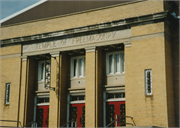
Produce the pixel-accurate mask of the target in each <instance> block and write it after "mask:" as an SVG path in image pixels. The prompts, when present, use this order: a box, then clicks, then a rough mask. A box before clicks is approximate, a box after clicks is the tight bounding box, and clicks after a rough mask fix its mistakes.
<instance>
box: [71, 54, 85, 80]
mask: <svg viewBox="0 0 180 128" xmlns="http://www.w3.org/2000/svg"><path fill="white" fill-rule="evenodd" d="M84 76H85V60H84V56H80V57H72V58H71V78H74V77H84Z"/></svg>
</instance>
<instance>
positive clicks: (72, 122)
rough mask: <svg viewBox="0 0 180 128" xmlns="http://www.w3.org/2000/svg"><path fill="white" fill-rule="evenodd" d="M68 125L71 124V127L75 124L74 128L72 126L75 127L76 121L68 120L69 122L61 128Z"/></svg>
mask: <svg viewBox="0 0 180 128" xmlns="http://www.w3.org/2000/svg"><path fill="white" fill-rule="evenodd" d="M69 123H71V127H73V124H74V123H75V126H74V127H76V126H77V121H76V120H75V119H72V120H70V121H69V122H67V123H65V124H63V125H62V126H61V127H65V126H67V124H69Z"/></svg>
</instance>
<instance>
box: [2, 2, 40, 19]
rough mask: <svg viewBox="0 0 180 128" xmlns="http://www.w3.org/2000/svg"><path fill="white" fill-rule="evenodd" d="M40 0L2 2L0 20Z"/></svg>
mask: <svg viewBox="0 0 180 128" xmlns="http://www.w3.org/2000/svg"><path fill="white" fill-rule="evenodd" d="M38 1H40V0H0V5H1V6H0V9H1V10H0V20H1V19H3V18H6V17H7V16H10V15H12V14H14V13H16V12H18V11H20V10H22V9H24V8H26V7H28V6H30V5H32V4H34V3H37V2H38Z"/></svg>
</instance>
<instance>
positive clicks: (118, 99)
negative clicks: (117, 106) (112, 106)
mask: <svg viewBox="0 0 180 128" xmlns="http://www.w3.org/2000/svg"><path fill="white" fill-rule="evenodd" d="M114 101H125V98H114V99H107V100H106V102H114Z"/></svg>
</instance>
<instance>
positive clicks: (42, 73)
mask: <svg viewBox="0 0 180 128" xmlns="http://www.w3.org/2000/svg"><path fill="white" fill-rule="evenodd" d="M43 78H44V63H42V67H41V80H42V79H43Z"/></svg>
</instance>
